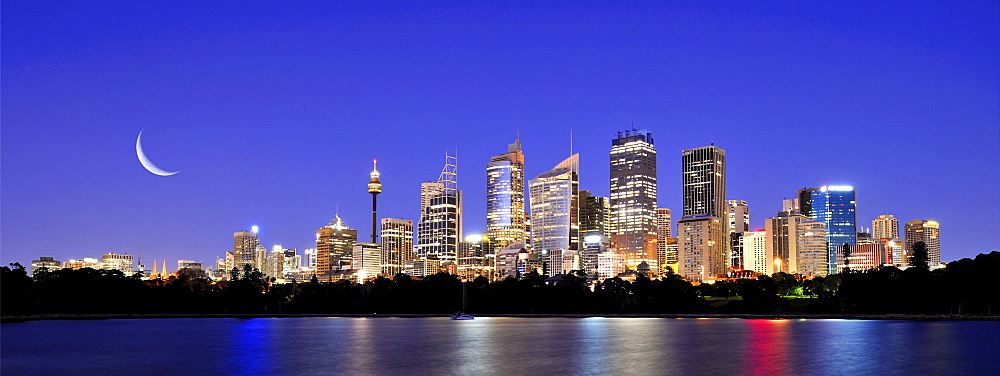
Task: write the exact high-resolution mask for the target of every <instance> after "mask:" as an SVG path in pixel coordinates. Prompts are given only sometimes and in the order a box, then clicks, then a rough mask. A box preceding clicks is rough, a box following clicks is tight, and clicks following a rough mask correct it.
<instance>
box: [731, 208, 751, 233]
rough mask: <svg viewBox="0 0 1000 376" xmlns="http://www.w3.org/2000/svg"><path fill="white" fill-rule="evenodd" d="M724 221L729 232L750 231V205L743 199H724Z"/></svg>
mask: <svg viewBox="0 0 1000 376" xmlns="http://www.w3.org/2000/svg"><path fill="white" fill-rule="evenodd" d="M726 221H727V223H728V224H729V233H730V234H732V233H734V232H747V231H750V207H749V206H747V202H746V201H743V200H729V201H726Z"/></svg>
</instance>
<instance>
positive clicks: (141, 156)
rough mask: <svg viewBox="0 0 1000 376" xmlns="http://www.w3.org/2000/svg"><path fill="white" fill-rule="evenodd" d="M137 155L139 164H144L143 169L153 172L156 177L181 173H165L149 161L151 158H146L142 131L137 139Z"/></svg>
mask: <svg viewBox="0 0 1000 376" xmlns="http://www.w3.org/2000/svg"><path fill="white" fill-rule="evenodd" d="M135 154H136V155H137V156H139V163H142V167H145V168H146V170H147V171H149V172H152V173H154V174H156V175H160V176H170V175H173V174H176V173H178V172H180V171H174V172H169V171H165V170H163V169H161V168H159V167H156V165H154V164H153V162H151V161H150V160H149V158H146V153H143V152H142V130H139V137H137V138H136V139H135Z"/></svg>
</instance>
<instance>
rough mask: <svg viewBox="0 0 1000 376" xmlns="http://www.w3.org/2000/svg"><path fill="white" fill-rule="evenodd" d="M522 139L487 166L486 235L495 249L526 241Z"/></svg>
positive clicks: (509, 146)
mask: <svg viewBox="0 0 1000 376" xmlns="http://www.w3.org/2000/svg"><path fill="white" fill-rule="evenodd" d="M526 222H527V214H526V213H525V211H524V153H522V152H521V140H516V141H514V143H513V144H510V145H508V146H507V153H504V154H501V155H497V156H494V157H493V158H491V159H490V162H489V163H487V164H486V236H487V237H488V238H489V239H490V240H492V241H493V242H494V244H496V245H497V246H498V247H501V248H502V247H506V246H507V245H508V244H511V243H516V242H524V241H526V240H527V223H526Z"/></svg>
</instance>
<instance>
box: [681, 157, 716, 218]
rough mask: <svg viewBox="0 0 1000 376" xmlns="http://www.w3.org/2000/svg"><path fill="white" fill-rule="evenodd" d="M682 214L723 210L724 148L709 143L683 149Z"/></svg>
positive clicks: (692, 214)
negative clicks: (708, 144)
mask: <svg viewBox="0 0 1000 376" xmlns="http://www.w3.org/2000/svg"><path fill="white" fill-rule="evenodd" d="M682 163H683V166H682V170H683V174H684V175H683V177H682V178H683V184H684V187H683V188H684V189H683V191H684V213H683V214H684V218H693V217H701V216H716V217H722V216H724V215H725V214H724V213H726V151H725V150H723V149H722V148H720V147H718V146H715V145H710V146H703V147H700V148H694V149H685V150H684V151H683V152H682Z"/></svg>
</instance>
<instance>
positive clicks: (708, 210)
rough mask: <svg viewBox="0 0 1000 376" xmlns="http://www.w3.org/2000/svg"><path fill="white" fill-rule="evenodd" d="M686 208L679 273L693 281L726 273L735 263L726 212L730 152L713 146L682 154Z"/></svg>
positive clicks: (681, 225) (681, 228) (680, 230)
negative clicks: (730, 249)
mask: <svg viewBox="0 0 1000 376" xmlns="http://www.w3.org/2000/svg"><path fill="white" fill-rule="evenodd" d="M681 171H682V173H683V176H682V182H683V189H682V190H683V193H684V202H683V205H684V211H683V214H684V215H683V217H682V218H681V220H680V221H677V234H678V236H677V237H678V242H679V244H678V259H679V260H678V269H679V270H678V272H679V273H680V274H681V275H683V276H685V277H687V278H688V279H690V280H692V281H699V282H700V281H703V280H706V279H711V278H718V277H724V276H726V272H727V270H728V268H729V263H730V262H731V258H730V255H728V254H727V250H728V249H729V244H728V243H729V242H728V237H727V235H726V233H727V230H728V228H727V224H726V223H724V222H723V219H722V218H723V217H722V216H723V215H725V214H724V213H726V210H725V208H726V151H725V150H723V149H722V148H720V147H718V146H715V145H710V146H704V147H700V148H694V149H686V150H684V151H683V152H682V153H681Z"/></svg>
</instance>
